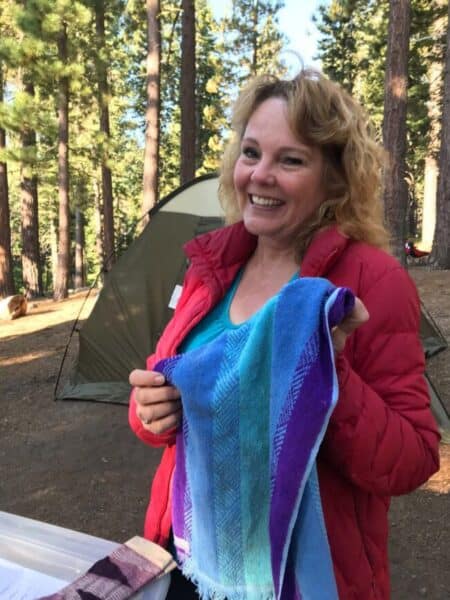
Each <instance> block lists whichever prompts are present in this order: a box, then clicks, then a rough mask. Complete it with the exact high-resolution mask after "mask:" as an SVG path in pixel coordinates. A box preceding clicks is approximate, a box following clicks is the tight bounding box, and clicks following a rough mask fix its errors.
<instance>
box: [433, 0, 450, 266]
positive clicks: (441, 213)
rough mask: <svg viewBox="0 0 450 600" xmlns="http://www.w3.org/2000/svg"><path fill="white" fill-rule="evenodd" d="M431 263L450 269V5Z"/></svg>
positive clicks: (449, 10) (449, 9)
mask: <svg viewBox="0 0 450 600" xmlns="http://www.w3.org/2000/svg"><path fill="white" fill-rule="evenodd" d="M430 262H431V264H432V265H433V266H434V267H435V268H438V269H450V4H449V8H448V21H447V42H446V52H445V71H444V98H443V103H442V128H441V146H440V150H439V176H438V185H437V208H436V232H435V235H434V242H433V249H432V253H431V260H430Z"/></svg>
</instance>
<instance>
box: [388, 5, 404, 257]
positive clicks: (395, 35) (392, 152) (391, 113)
mask: <svg viewBox="0 0 450 600" xmlns="http://www.w3.org/2000/svg"><path fill="white" fill-rule="evenodd" d="M410 21H411V6H410V0H391V1H390V3H389V33H388V44H387V56H386V77H385V95H384V120H383V143H384V147H385V148H386V150H387V152H388V159H389V163H388V165H387V167H386V172H385V179H384V208H385V216H386V221H387V224H388V227H389V229H390V232H391V235H392V249H393V252H394V254H395V255H396V256H397V258H398V259H399V260H401V261H402V262H403V263H404V262H406V261H405V253H404V243H405V233H406V231H405V230H406V212H407V206H408V188H407V184H406V180H405V175H406V166H405V153H406V108H407V92H408V53H409V29H410Z"/></svg>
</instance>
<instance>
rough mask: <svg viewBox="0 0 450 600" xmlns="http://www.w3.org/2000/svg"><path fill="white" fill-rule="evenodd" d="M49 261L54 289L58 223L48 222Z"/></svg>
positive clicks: (55, 221)
mask: <svg viewBox="0 0 450 600" xmlns="http://www.w3.org/2000/svg"><path fill="white" fill-rule="evenodd" d="M50 261H51V265H52V287H53V289H55V285H56V279H57V273H58V221H57V219H56V218H53V219H51V221H50Z"/></svg>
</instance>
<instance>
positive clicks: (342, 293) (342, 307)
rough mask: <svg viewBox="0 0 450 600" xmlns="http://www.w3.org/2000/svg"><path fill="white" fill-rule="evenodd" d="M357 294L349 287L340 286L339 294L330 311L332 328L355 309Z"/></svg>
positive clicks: (329, 319)
mask: <svg viewBox="0 0 450 600" xmlns="http://www.w3.org/2000/svg"><path fill="white" fill-rule="evenodd" d="M354 306H355V296H354V295H353V293H352V292H351V291H350V290H349V289H348V288H338V291H337V294H336V296H335V299H334V301H333V305H332V306H331V307H330V310H329V313H328V323H329V325H330V329H331V328H332V327H334V326H335V325H339V323H340V322H341V321H342V320H343V319H344V318H345V317H346V316H347V315H348V314H349V312H350V311H351V310H353V308H354Z"/></svg>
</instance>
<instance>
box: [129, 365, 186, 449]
mask: <svg viewBox="0 0 450 600" xmlns="http://www.w3.org/2000/svg"><path fill="white" fill-rule="evenodd" d="M152 356H154V355H152ZM150 358H151V357H150ZM128 422H129V424H130V427H131V429H132V430H133V431H134V433H135V434H136V435H137V437H138V438H139V439H140V440H142V441H143V442H145V443H146V444H148V445H149V446H153V447H155V448H160V447H162V446H167V445H169V446H170V445H172V444H174V443H175V437H176V429H170V430H169V431H167V432H166V433H161V434H158V435H157V434H155V433H151V432H150V431H147V430H146V429H144V426H143V425H142V421H141V420H140V419H139V417H138V416H137V413H136V401H135V400H134V388H133V389H132V390H131V394H130V402H129V406H128Z"/></svg>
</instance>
